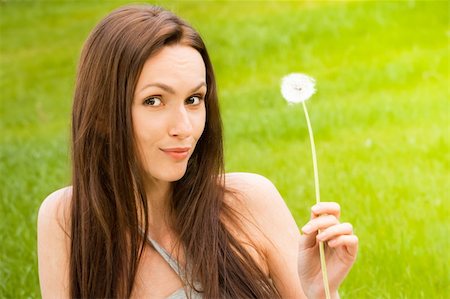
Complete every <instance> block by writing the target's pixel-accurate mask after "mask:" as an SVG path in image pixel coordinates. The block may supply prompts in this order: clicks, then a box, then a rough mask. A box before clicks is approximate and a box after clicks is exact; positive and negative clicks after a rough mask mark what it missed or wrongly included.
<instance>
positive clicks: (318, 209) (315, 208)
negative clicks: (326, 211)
mask: <svg viewBox="0 0 450 299" xmlns="http://www.w3.org/2000/svg"><path fill="white" fill-rule="evenodd" d="M311 210H312V211H313V212H314V213H317V212H319V211H320V207H319V206H318V205H314V206H312V208H311Z"/></svg>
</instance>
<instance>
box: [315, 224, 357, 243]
mask: <svg viewBox="0 0 450 299" xmlns="http://www.w3.org/2000/svg"><path fill="white" fill-rule="evenodd" d="M351 234H353V226H352V225H351V224H350V223H348V222H345V223H339V224H336V225H333V226H330V227H328V228H327V229H324V230H322V231H321V232H320V234H318V235H317V240H319V241H327V240H330V239H334V238H336V237H338V236H340V235H351Z"/></svg>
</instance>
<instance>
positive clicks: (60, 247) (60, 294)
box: [37, 187, 72, 298]
mask: <svg viewBox="0 0 450 299" xmlns="http://www.w3.org/2000/svg"><path fill="white" fill-rule="evenodd" d="M71 198H72V188H71V187H65V188H62V189H59V190H57V191H55V192H53V193H52V194H50V195H49V196H47V198H45V200H44V201H43V202H42V204H41V207H40V208H39V215H38V223H37V226H38V227H37V228H38V229H37V233H38V238H37V240H38V244H37V245H38V246H37V248H38V264H39V281H40V285H41V293H42V298H67V297H68V294H69V293H68V281H69V272H68V270H69V253H70V252H69V248H70V201H71Z"/></svg>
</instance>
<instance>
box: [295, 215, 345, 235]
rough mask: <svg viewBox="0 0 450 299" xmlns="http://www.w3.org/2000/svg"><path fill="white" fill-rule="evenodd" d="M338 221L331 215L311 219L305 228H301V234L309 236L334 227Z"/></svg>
mask: <svg viewBox="0 0 450 299" xmlns="http://www.w3.org/2000/svg"><path fill="white" fill-rule="evenodd" d="M338 223H339V220H338V219H337V218H336V217H335V216H333V215H324V216H320V217H317V218H314V219H311V220H310V221H309V222H308V223H306V225H305V226H303V227H302V232H303V233H305V234H311V233H313V232H317V231H318V230H319V229H320V230H325V229H326V228H328V227H330V226H333V225H336V224H338Z"/></svg>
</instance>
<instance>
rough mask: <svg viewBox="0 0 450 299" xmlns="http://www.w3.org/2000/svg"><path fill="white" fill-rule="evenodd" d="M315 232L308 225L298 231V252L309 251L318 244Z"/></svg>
mask: <svg viewBox="0 0 450 299" xmlns="http://www.w3.org/2000/svg"><path fill="white" fill-rule="evenodd" d="M316 236H317V230H314V228H312V227H311V226H310V225H309V224H306V225H305V226H303V227H302V228H301V229H300V242H299V250H304V249H309V248H312V247H314V246H316V245H317V244H318V242H317V239H316Z"/></svg>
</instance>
